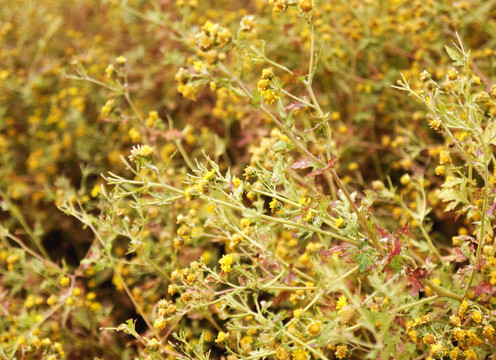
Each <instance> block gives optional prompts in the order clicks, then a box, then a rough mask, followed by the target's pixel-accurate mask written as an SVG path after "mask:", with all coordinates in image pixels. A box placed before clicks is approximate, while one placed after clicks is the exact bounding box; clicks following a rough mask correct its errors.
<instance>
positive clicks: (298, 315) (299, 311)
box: [293, 309, 303, 319]
mask: <svg viewBox="0 0 496 360" xmlns="http://www.w3.org/2000/svg"><path fill="white" fill-rule="evenodd" d="M302 315H303V309H296V310H294V311H293V316H294V317H295V318H296V319H299V318H301V316H302Z"/></svg>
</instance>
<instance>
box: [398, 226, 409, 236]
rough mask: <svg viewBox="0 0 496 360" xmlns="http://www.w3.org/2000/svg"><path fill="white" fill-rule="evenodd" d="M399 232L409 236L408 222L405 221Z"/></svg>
mask: <svg viewBox="0 0 496 360" xmlns="http://www.w3.org/2000/svg"><path fill="white" fill-rule="evenodd" d="M400 233H401V234H404V235H405V236H410V228H409V227H408V223H406V224H405V226H403V227H402V228H401V229H400Z"/></svg>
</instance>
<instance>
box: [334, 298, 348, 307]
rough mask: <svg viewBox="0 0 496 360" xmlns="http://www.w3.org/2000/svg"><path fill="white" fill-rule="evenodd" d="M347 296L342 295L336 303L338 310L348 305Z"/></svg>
mask: <svg viewBox="0 0 496 360" xmlns="http://www.w3.org/2000/svg"><path fill="white" fill-rule="evenodd" d="M347 300H348V299H347V297H346V296H345V295H342V296H341V297H340V298H339V299H338V302H337V304H336V310H341V309H343V308H344V307H345V306H346V301H347Z"/></svg>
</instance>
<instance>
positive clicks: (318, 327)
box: [307, 321, 322, 336]
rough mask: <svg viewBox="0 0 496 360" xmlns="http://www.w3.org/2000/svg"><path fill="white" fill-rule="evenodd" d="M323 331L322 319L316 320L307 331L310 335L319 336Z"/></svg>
mask: <svg viewBox="0 0 496 360" xmlns="http://www.w3.org/2000/svg"><path fill="white" fill-rule="evenodd" d="M321 331H322V323H321V322H320V321H314V322H313V323H311V324H310V325H308V327H307V333H308V335H310V336H317V335H319V334H320V332H321Z"/></svg>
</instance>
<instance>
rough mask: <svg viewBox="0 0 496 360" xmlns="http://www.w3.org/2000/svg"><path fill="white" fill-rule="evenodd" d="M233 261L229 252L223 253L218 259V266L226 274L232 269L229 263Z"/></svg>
mask: <svg viewBox="0 0 496 360" xmlns="http://www.w3.org/2000/svg"><path fill="white" fill-rule="evenodd" d="M232 263H233V256H232V255H231V254H227V255H223V256H222V258H221V259H220V260H219V264H220V268H221V269H222V271H224V272H225V273H226V274H229V273H230V272H231V271H232V268H231V265H232Z"/></svg>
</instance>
